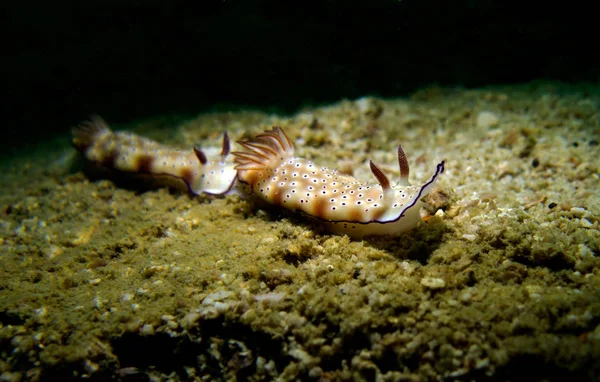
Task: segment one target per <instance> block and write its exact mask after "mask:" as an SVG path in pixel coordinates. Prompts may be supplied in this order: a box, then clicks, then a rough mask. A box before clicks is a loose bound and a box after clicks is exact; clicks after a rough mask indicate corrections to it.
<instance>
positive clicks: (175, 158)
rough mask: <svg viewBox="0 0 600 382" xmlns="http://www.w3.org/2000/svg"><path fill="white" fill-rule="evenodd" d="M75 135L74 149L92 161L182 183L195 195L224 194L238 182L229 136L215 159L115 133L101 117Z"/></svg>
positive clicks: (95, 117) (82, 127) (78, 130)
mask: <svg viewBox="0 0 600 382" xmlns="http://www.w3.org/2000/svg"><path fill="white" fill-rule="evenodd" d="M72 136H73V137H72V138H73V139H72V143H73V146H74V147H75V148H76V149H77V150H79V151H81V152H82V153H83V155H84V156H85V157H86V158H87V159H88V160H90V161H91V162H94V163H96V164H98V165H100V166H102V167H104V168H107V169H110V170H118V171H122V172H128V173H135V174H148V175H151V176H153V177H155V178H165V179H166V180H167V183H169V184H170V185H173V186H175V187H178V186H180V185H181V182H183V184H184V185H185V187H186V188H187V189H188V191H189V192H191V193H192V194H194V195H199V194H201V193H207V194H213V195H220V194H225V193H227V192H228V191H229V190H230V189H231V187H232V186H233V184H234V182H235V180H236V176H237V170H235V169H234V164H233V161H232V160H231V156H229V148H230V142H229V137H228V136H227V133H225V134H224V135H223V143H222V147H221V152H220V153H219V154H218V156H217V157H216V158H212V156H209V155H207V154H206V153H205V151H203V150H201V149H200V148H199V147H197V146H194V148H193V149H191V150H179V149H174V148H171V147H168V146H164V145H161V144H160V143H158V142H155V141H153V140H150V139H147V138H143V137H140V136H137V135H134V134H130V133H125V132H113V131H112V130H111V129H110V128H109V127H108V125H107V124H106V122H104V120H103V119H102V118H100V117H99V116H92V118H91V119H90V120H89V121H86V122H83V123H81V124H80V125H79V126H77V127H75V128H74V129H73V131H72ZM171 180H172V181H173V182H171Z"/></svg>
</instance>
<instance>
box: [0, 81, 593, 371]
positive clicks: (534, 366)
mask: <svg viewBox="0 0 600 382" xmlns="http://www.w3.org/2000/svg"><path fill="white" fill-rule="evenodd" d="M440 94H443V96H440ZM599 105H600V99H599V98H598V97H597V96H595V95H593V94H591V95H590V94H586V95H583V94H582V93H578V92H577V91H576V89H575V88H563V87H562V85H555V84H547V85H536V86H527V87H513V88H495V89H480V90H452V91H443V89H442V90H441V89H437V90H436V89H424V90H423V91H421V92H419V93H417V94H415V95H414V96H413V97H412V98H411V99H399V100H382V99H374V98H363V99H360V100H357V101H343V102H340V103H337V104H333V105H330V106H327V107H321V108H311V109H306V110H302V111H301V112H299V113H297V114H296V115H293V116H287V117H280V116H276V115H265V114H261V113H252V112H245V113H226V114H224V113H220V114H207V115H203V116H200V117H198V118H197V119H193V120H189V121H186V122H184V123H182V124H176V123H174V122H173V120H169V119H167V120H162V121H154V122H153V121H148V122H144V123H140V124H137V125H135V126H131V127H130V129H131V130H132V131H134V132H138V133H143V134H144V135H146V136H149V137H152V138H153V139H156V140H160V141H161V142H163V143H167V144H178V145H183V146H185V145H193V144H195V143H198V142H199V141H202V140H205V139H208V140H209V141H210V140H214V139H213V138H215V137H218V135H219V134H220V133H221V132H222V131H225V130H227V131H228V132H229V134H230V135H231V136H232V138H234V139H241V138H249V137H252V136H254V135H255V134H257V133H259V132H261V131H263V130H264V129H266V128H269V127H271V126H272V125H279V126H282V127H283V128H284V129H285V130H286V132H288V134H289V135H290V138H291V139H292V140H294V141H295V143H296V146H297V154H298V155H299V156H302V157H306V158H308V159H311V160H313V161H315V162H316V163H319V164H323V165H325V166H328V167H330V168H337V169H340V170H342V171H344V172H347V173H353V174H354V175H355V176H356V177H358V178H359V179H365V180H366V179H371V178H370V177H371V176H372V175H371V173H370V171H369V168H368V165H367V163H368V160H369V159H372V160H374V161H375V162H377V163H381V165H382V168H384V169H385V171H386V172H389V173H390V174H393V175H394V176H396V177H398V176H399V174H398V173H397V171H398V170H397V163H396V161H397V158H396V157H395V155H396V153H395V150H394V148H395V147H397V144H402V147H403V148H404V150H405V151H406V153H407V155H408V158H409V161H410V162H411V170H412V173H411V180H413V179H414V183H416V182H417V181H421V180H422V179H423V177H424V176H427V174H428V172H429V171H430V169H431V166H432V163H437V162H438V161H440V160H445V161H446V171H445V173H444V174H443V175H442V176H441V178H440V181H439V186H438V188H437V189H436V190H435V191H434V192H432V194H431V195H430V196H429V197H428V199H427V202H428V204H429V205H428V207H427V208H425V209H423V211H422V216H423V221H422V222H421V223H419V225H418V227H417V228H415V229H414V230H413V231H410V232H408V233H406V234H404V235H401V236H398V237H374V238H367V239H365V240H351V239H349V238H348V237H346V236H339V235H331V234H328V233H326V232H324V231H323V230H322V229H321V227H320V226H319V222H318V221H315V220H312V219H309V218H306V217H305V216H302V215H298V214H294V213H290V212H288V211H283V210H280V209H277V208H274V207H271V206H267V205H265V204H263V203H260V202H259V201H257V200H256V199H255V198H253V197H249V196H247V195H245V194H244V192H243V191H241V192H240V193H239V194H230V195H226V196H223V197H209V196H200V197H195V198H194V197H191V196H189V195H187V194H185V193H182V192H181V191H177V190H169V189H165V188H153V187H149V185H148V184H146V183H143V184H142V183H137V182H138V180H137V179H130V180H128V181H126V182H124V183H123V182H121V181H120V180H117V179H115V178H113V177H111V176H110V174H104V175H102V176H101V177H98V175H92V174H90V173H88V172H87V171H82V169H83V167H82V166H80V165H79V164H78V163H80V162H78V160H77V159H76V155H75V153H74V151H73V150H71V149H70V148H68V147H67V144H66V142H65V144H64V145H63V146H57V147H55V148H53V149H52V150H50V151H43V152H42V151H36V152H33V153H32V154H31V155H28V156H22V157H15V158H11V159H10V160H6V161H5V162H4V163H3V164H2V175H0V183H1V184H2V187H3V188H2V189H3V192H2V194H0V206H1V207H2V216H1V220H0V230H1V235H0V260H1V262H2V267H1V268H0V354H1V357H0V375H1V377H2V379H3V380H14V381H19V380H52V379H54V380H56V379H65V378H74V377H84V378H97V379H100V380H101V379H108V378H113V379H121V380H130V379H131V380H133V379H139V378H140V377H144V378H151V379H156V380H164V379H169V380H206V379H210V380H235V379H240V380H254V381H258V380H270V379H275V378H279V379H280V380H298V379H302V380H306V379H315V380H319V379H322V380H347V379H355V380H374V379H378V380H402V379H404V380H414V381H419V380H434V379H436V380H439V379H461V380H463V379H477V380H485V379H486V378H490V379H495V380H497V379H551V380H552V379H561V378H562V377H565V376H567V375H568V376H570V377H573V376H575V377H577V378H579V379H580V380H586V379H587V380H593V379H594V378H598V376H599V372H600V371H599V370H598V366H597V365H596V362H595V360H597V359H598V357H600V326H599V324H600V320H599V317H600V294H599V293H598V291H599V290H600V278H599V276H598V269H599V266H600V261H599V260H598V253H599V250H600V248H599V247H600V234H599V224H600V219H599V216H600V195H599V194H598V192H599V191H598V187H597V184H598V178H599V172H600V171H599V170H600V162H599V159H598V158H600V156H599V155H598V146H597V143H596V144H594V143H593V142H597V141H598V139H599V137H598V136H597V134H598V129H597V127H598V126H597V123H598V122H597V121H598V115H599V108H598V107H599ZM165 121H166V122H165ZM169 121H171V122H169ZM165 123H172V124H173V125H172V126H171V128H170V129H169V130H165V129H164V124H165ZM574 143H577V144H576V145H575V144H574ZM47 150H48V149H47ZM523 365H527V366H528V367H527V370H528V371H527V375H523V374H517V373H522V370H523Z"/></svg>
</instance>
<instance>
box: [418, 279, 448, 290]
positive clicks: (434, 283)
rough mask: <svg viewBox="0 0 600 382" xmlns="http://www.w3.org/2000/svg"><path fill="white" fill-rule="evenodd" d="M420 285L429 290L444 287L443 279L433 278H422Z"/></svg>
mask: <svg viewBox="0 0 600 382" xmlns="http://www.w3.org/2000/svg"><path fill="white" fill-rule="evenodd" d="M421 285H423V286H424V287H425V288H429V289H442V288H444V287H445V286H446V282H445V281H444V279H440V278H435V277H423V278H422V279H421Z"/></svg>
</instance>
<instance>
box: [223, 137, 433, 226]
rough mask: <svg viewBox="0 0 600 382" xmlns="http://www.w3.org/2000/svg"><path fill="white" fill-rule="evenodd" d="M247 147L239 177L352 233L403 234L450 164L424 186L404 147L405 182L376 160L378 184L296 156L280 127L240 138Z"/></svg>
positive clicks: (274, 199) (266, 195) (262, 193)
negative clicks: (416, 181)
mask: <svg viewBox="0 0 600 382" xmlns="http://www.w3.org/2000/svg"><path fill="white" fill-rule="evenodd" d="M240 144H241V146H242V147H243V148H244V149H246V151H241V152H234V153H233V155H234V156H235V160H234V162H235V164H236V167H235V168H236V169H237V170H238V179H239V180H240V181H242V182H244V183H247V184H248V185H249V186H250V187H251V189H252V191H253V192H254V193H255V194H257V195H258V196H259V197H260V198H262V199H264V200H266V201H267V202H269V203H272V204H275V205H278V206H282V207H285V208H287V209H290V210H293V211H300V212H303V213H305V214H307V215H309V216H311V217H314V218H316V219H319V220H320V221H321V222H322V223H323V224H324V225H325V226H326V227H327V228H329V229H330V230H332V231H334V232H340V233H346V234H348V235H349V236H352V237H363V236H366V235H397V234H399V233H402V232H405V231H407V230H409V229H412V228H414V227H415V226H416V225H417V224H418V222H419V221H420V220H421V217H420V213H419V209H420V207H421V206H422V205H423V203H422V202H421V198H423V197H424V196H425V195H427V193H429V192H430V191H431V189H432V188H433V186H434V184H435V182H436V180H437V178H438V176H439V175H440V174H441V173H442V172H443V171H444V162H441V163H439V164H438V165H437V167H436V171H435V173H434V174H433V175H432V176H431V178H430V179H429V180H428V181H427V182H425V183H424V184H423V185H422V186H420V187H415V186H411V185H410V184H409V182H408V176H409V166H408V159H407V157H406V154H405V153H404V150H403V149H402V147H401V146H398V166H399V168H400V181H399V182H398V183H397V184H395V185H394V184H392V182H391V181H390V179H389V177H388V176H387V175H386V174H385V173H384V172H383V171H382V170H381V169H380V168H379V167H378V166H377V165H376V164H375V163H373V162H372V161H371V162H370V167H371V171H372V173H373V175H374V176H375V178H377V181H378V182H379V183H378V184H369V183H365V182H361V181H359V180H357V179H356V178H354V177H352V176H348V175H342V174H340V173H338V171H336V170H330V169H328V168H326V167H321V166H317V165H316V164H314V163H312V162H311V161H309V160H307V159H303V158H298V157H294V156H293V153H294V146H293V144H292V142H291V141H290V139H289V138H288V137H287V135H286V134H285V132H284V131H283V130H282V129H281V128H279V127H274V128H273V129H272V130H268V131H265V132H264V133H263V134H260V135H258V136H257V137H256V138H254V139H253V140H250V141H246V142H240Z"/></svg>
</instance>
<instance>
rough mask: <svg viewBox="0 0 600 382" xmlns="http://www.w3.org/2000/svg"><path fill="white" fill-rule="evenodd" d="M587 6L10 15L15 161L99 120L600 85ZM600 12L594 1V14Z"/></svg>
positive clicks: (7, 131)
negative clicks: (434, 87) (424, 92)
mask: <svg viewBox="0 0 600 382" xmlns="http://www.w3.org/2000/svg"><path fill="white" fill-rule="evenodd" d="M584 4H586V3H585V2H581V3H577V2H562V3H554V4H553V3H550V2H546V3H541V2H528V1H522V2H509V1H486V0H472V1H465V0H457V1H454V0H446V1H414V0H402V1H397V0H395V1H382V0H378V1H371V0H365V1H352V0H348V1H302V2H298V1H283V0H280V1H232V0H226V1H214V0H198V1H196V2H185V1H153V0H149V1H130V0H123V1H98V0H87V1H77V2H73V1H63V2H43V3H42V2H39V3H35V2H34V3H25V2H21V3H18V4H17V3H15V4H6V5H1V6H0V12H1V13H0V22H1V25H2V28H3V30H2V39H3V40H4V43H3V48H2V50H3V54H2V57H1V58H0V62H1V65H2V67H3V70H2V89H3V91H2V92H3V94H4V97H3V98H4V101H2V105H3V108H5V111H4V113H3V114H4V116H5V118H4V121H3V127H2V132H3V138H2V140H1V142H2V147H3V148H4V150H5V151H6V150H10V149H15V148H18V147H20V146H21V145H23V144H25V143H35V142H39V141H42V140H45V139H48V138H49V137H51V136H53V135H56V134H64V133H65V132H67V131H68V130H69V128H70V127H71V126H72V125H74V124H76V123H77V122H78V121H80V120H81V119H84V118H86V117H87V116H88V115H89V114H90V113H94V112H95V113H99V114H100V115H102V116H103V117H104V118H105V119H106V120H107V121H109V123H111V122H112V123H124V122H128V121H131V120H134V119H139V118H145V117H152V116H158V115H165V114H170V113H178V114H183V115H196V114H198V113H200V112H203V111H207V110H211V109H214V108H215V107H219V108H221V109H233V108H235V107H253V108H263V109H267V110H270V111H278V112H293V111H294V110H295V109H296V108H298V107H300V106H306V105H311V104H318V103H323V102H330V101H336V100H339V99H341V98H357V97H361V96H364V95H379V96H403V95H408V94H410V93H411V92H414V91H415V90H416V89H418V88H419V87H423V86H426V85H431V84H438V85H442V86H464V87H476V86H483V85H491V84H505V83H519V82H526V81H530V80H534V79H547V80H561V81H568V82H579V81H589V82H598V81H599V79H600V70H599V65H598V51H599V49H598V45H599V43H598V42H599V37H600V31H599V26H598V25H599V24H598V16H597V15H598V13H597V12H594V11H593V10H592V9H591V5H590V6H586V5H584ZM589 4H594V2H589Z"/></svg>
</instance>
